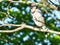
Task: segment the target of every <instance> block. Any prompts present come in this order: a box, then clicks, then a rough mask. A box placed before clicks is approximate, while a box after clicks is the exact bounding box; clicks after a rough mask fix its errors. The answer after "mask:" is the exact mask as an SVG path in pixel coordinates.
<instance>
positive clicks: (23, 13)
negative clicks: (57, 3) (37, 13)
mask: <svg viewBox="0 0 60 45" xmlns="http://www.w3.org/2000/svg"><path fill="white" fill-rule="evenodd" d="M23 1H27V0H23ZM40 4H46V5H45V6H44V5H41V6H38V8H39V9H41V10H42V14H43V15H44V16H45V22H46V26H47V27H48V28H50V29H53V30H56V31H60V27H56V24H55V23H54V22H55V21H56V20H54V19H53V18H52V19H50V20H47V19H48V18H49V17H50V16H49V15H47V13H50V14H52V11H53V10H54V8H52V7H50V4H49V3H48V2H46V0H45V1H44V0H42V1H41V2H40ZM13 8H14V9H13ZM27 8H29V9H27ZM30 8H31V7H30V4H26V3H25V4H24V3H16V2H14V3H13V2H11V3H10V2H9V1H3V2H0V20H2V19H3V18H4V19H6V17H7V18H9V15H10V16H12V17H13V18H12V20H13V21H11V22H10V23H11V24H12V23H13V22H14V21H17V22H16V23H15V24H21V23H22V22H24V23H26V24H27V25H32V24H29V23H30V22H31V23H34V22H33V21H32V16H31V11H30ZM1 12H2V13H1ZM7 12H8V13H9V14H8V13H7ZM10 18H11V17H10ZM14 18H15V20H14ZM33 25H34V24H33ZM15 28H17V27H13V26H11V27H9V26H8V27H7V26H3V27H0V30H4V29H5V30H9V29H10V30H12V29H15ZM48 34H49V35H48V39H47V40H49V41H50V42H49V43H51V45H58V43H60V36H59V35H55V36H53V38H51V35H53V34H50V33H48ZM26 36H27V37H28V38H27V37H26ZM25 37H26V39H24V38H25ZM45 39H46V37H45V33H44V32H36V31H32V30H31V29H28V28H25V29H22V31H18V32H14V33H9V34H7V33H0V44H1V45H7V44H8V45H38V44H39V43H42V44H43V45H47V43H45V42H44V40H45Z"/></svg>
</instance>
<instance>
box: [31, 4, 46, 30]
mask: <svg viewBox="0 0 60 45" xmlns="http://www.w3.org/2000/svg"><path fill="white" fill-rule="evenodd" d="M36 6H37V4H36V3H32V4H31V13H32V17H33V18H32V19H33V21H34V23H35V24H36V25H37V26H38V27H41V28H43V29H45V28H46V26H44V25H45V21H44V17H43V16H42V13H41V11H40V10H39V9H37V8H36Z"/></svg>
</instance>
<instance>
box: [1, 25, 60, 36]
mask: <svg viewBox="0 0 60 45" xmlns="http://www.w3.org/2000/svg"><path fill="white" fill-rule="evenodd" d="M0 26H17V27H18V28H16V29H13V30H0V32H1V33H13V32H17V31H20V30H22V29H24V28H29V29H32V30H34V31H38V32H49V33H54V34H59V35H60V32H58V31H54V30H50V29H48V30H43V29H40V28H37V27H33V26H30V25H26V24H20V25H16V24H4V25H0Z"/></svg>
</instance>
